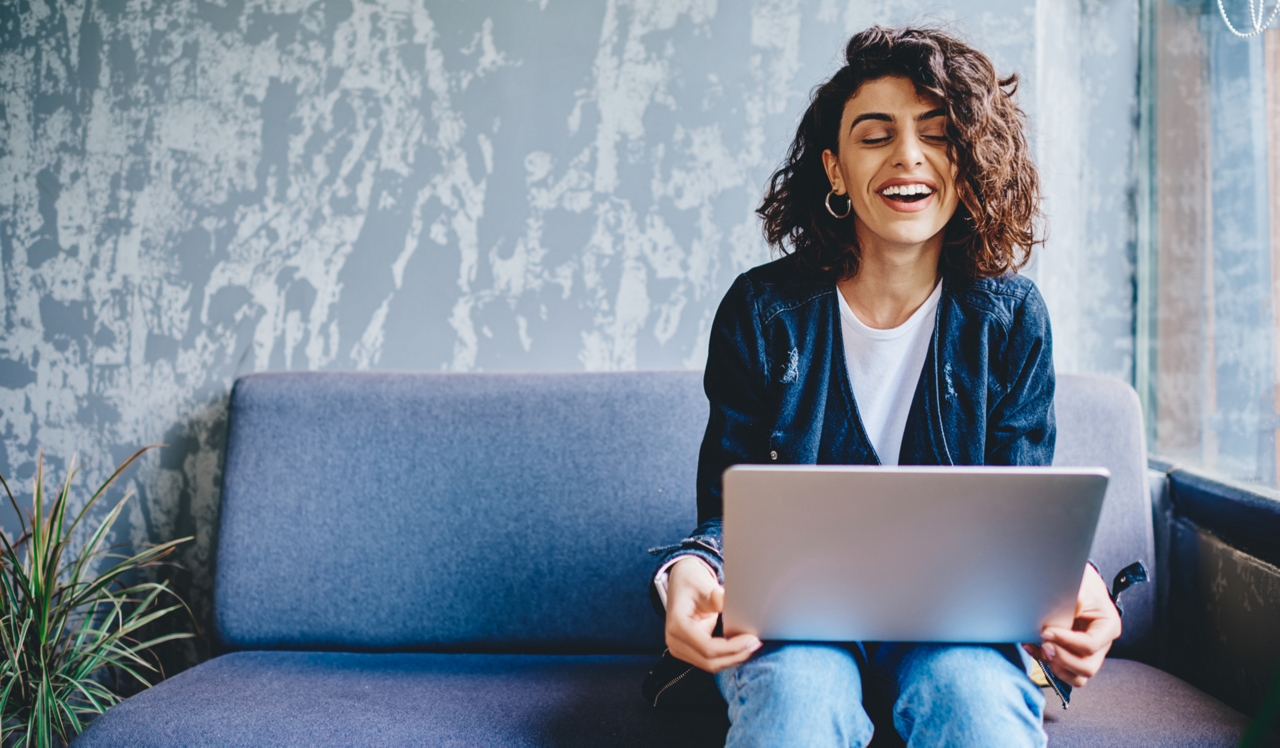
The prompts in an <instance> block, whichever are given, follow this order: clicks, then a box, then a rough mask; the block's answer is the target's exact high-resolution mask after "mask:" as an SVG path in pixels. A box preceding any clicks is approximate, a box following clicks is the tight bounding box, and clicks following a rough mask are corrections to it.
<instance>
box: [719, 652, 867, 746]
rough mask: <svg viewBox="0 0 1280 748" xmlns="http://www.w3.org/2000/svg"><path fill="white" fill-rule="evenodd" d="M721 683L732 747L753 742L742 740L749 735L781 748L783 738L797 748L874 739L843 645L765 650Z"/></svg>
mask: <svg viewBox="0 0 1280 748" xmlns="http://www.w3.org/2000/svg"><path fill="white" fill-rule="evenodd" d="M718 679H719V681H720V683H721V691H722V692H723V693H724V695H725V699H726V700H727V701H728V702H729V720H730V722H731V724H732V727H731V729H730V733H731V734H730V738H731V739H730V740H729V744H730V745H738V744H747V743H751V741H746V742H744V741H743V740H742V739H743V738H746V737H747V736H752V739H753V740H755V742H758V743H759V744H761V745H769V744H775V745H780V744H783V743H779V742H778V740H779V739H780V738H781V736H786V740H785V741H784V742H786V743H788V744H795V745H803V744H809V745H819V744H838V745H852V746H861V745H865V744H866V743H868V742H869V741H870V739H871V732H872V725H871V720H870V719H869V718H868V717H867V715H866V712H865V711H864V710H863V708H862V680H861V673H860V671H859V668H858V663H857V661H856V660H855V659H854V657H853V655H852V653H850V652H849V651H848V650H846V649H844V648H842V647H838V646H826V645H808V644H791V645H781V646H766V647H765V648H764V649H762V650H761V651H760V652H759V653H758V654H757V655H756V656H755V657H753V658H752V659H750V660H748V661H747V662H745V663H743V664H742V665H740V666H738V667H737V668H734V669H733V671H732V672H726V673H722V674H721V675H720V676H719V678H718ZM801 738H803V739H801ZM756 739H759V740H756ZM760 741H763V742H760ZM797 741H798V742H797ZM752 744H754V743H752Z"/></svg>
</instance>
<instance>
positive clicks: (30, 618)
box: [0, 447, 198, 746]
mask: <svg viewBox="0 0 1280 748" xmlns="http://www.w3.org/2000/svg"><path fill="white" fill-rule="evenodd" d="M151 448H153V447H146V448H144V449H141V450H138V451H137V452H135V453H134V454H133V455H132V456H131V457H129V459H127V460H126V461H125V462H124V463H122V464H121V465H120V466H119V467H117V468H116V470H115V472H113V473H112V475H111V477H110V478H109V479H108V480H107V481H106V482H104V483H103V484H102V485H101V486H100V487H98V489H97V490H96V491H95V492H94V493H93V495H92V497H91V498H90V499H89V501H88V502H87V503H86V504H85V505H84V506H83V507H81V509H80V511H79V512H78V513H76V515H75V517H74V519H71V520H70V522H68V519H69V517H70V514H71V513H70V509H69V507H70V502H71V495H72V490H73V487H74V480H75V477H76V475H77V474H78V469H77V467H76V463H77V459H76V458H75V457H73V458H72V460H71V461H70V463H69V464H68V468H67V475H66V479H65V480H64V481H63V482H62V483H61V485H60V486H59V490H58V492H57V493H56V494H55V495H53V496H52V501H50V502H49V503H48V505H46V503H45V502H46V498H47V497H46V495H45V492H44V479H45V475H44V454H43V453H41V454H40V455H39V458H38V459H37V463H36V472H35V476H34V478H33V482H34V490H33V494H32V510H31V512H29V513H27V514H25V515H24V514H23V512H21V510H20V508H19V507H18V504H17V501H16V499H14V496H13V492H12V491H11V490H10V488H9V485H8V482H7V481H5V479H4V477H3V476H0V488H3V490H4V491H5V493H6V494H7V496H8V498H9V502H10V505H11V506H13V507H14V509H15V510H16V511H18V515H19V521H20V523H21V525H22V528H21V531H20V532H19V533H18V537H17V539H16V540H12V541H11V540H10V538H9V537H8V535H7V534H5V533H2V532H0V742H2V743H4V744H5V745H16V744H21V745H26V746H52V745H55V744H63V743H66V742H69V741H70V740H71V739H72V738H74V737H75V735H77V734H78V733H79V732H80V730H81V729H82V728H83V727H84V725H85V724H86V720H88V719H90V718H91V717H92V716H93V715H96V714H100V713H102V712H103V711H105V710H106V709H109V708H110V707H111V706H112V705H113V704H116V703H118V702H119V700H120V697H119V696H118V695H117V694H115V693H114V692H112V691H111V689H109V688H107V687H106V686H105V685H104V684H103V683H102V682H100V678H101V674H102V673H104V672H108V671H114V672H115V673H116V674H117V675H118V676H125V677H129V678H132V679H134V680H136V681H138V682H139V683H141V684H142V685H143V686H144V687H145V686H149V685H150V680H149V679H148V677H147V676H144V675H143V673H144V672H156V673H159V670H158V662H157V663H154V664H153V663H152V662H149V661H148V657H151V658H154V655H153V654H151V653H152V651H153V648H154V647H156V646H159V645H162V644H164V643H166V642H171V641H177V640H181V639H189V638H192V637H193V636H194V634H192V633H189V632H186V631H179V632H170V633H166V634H160V635H155V636H150V637H148V638H146V639H145V640H143V641H139V639H140V638H141V636H142V635H143V633H144V632H145V631H146V630H147V628H148V627H150V626H152V625H153V624H155V623H157V622H158V621H160V620H161V619H163V618H165V617H166V616H169V615H171V614H173V613H174V612H175V611H178V610H180V609H181V610H185V611H186V613H187V615H188V617H190V619H191V621H192V623H193V624H194V616H192V615H191V611H190V608H188V607H187V605H186V603H185V602H183V601H182V599H181V598H179V597H178V596H177V595H175V594H174V592H173V591H172V589H170V588H169V586H168V585H167V584H166V583H164V582H156V581H137V582H134V583H127V582H126V581H125V580H129V579H131V578H132V577H131V576H129V575H131V574H132V573H134V572H138V571H141V570H143V569H146V568H148V567H152V566H160V565H169V564H171V562H168V561H165V560H164V559H165V558H166V557H168V556H169V555H171V554H172V553H173V551H174V549H175V548H176V547H177V546H178V545H179V544H181V543H184V542H187V541H188V540H190V538H181V539H179V540H173V541H169V542H167V543H160V544H158V545H154V546H149V547H146V548H143V549H142V550H139V551H137V552H134V553H131V554H118V553H113V552H111V551H110V550H109V549H108V550H106V551H104V550H103V547H102V546H103V543H104V542H105V541H106V537H107V535H108V534H109V533H110V530H111V527H112V526H113V525H114V523H115V521H116V520H117V519H118V518H119V517H120V514H121V513H122V510H123V507H124V505H125V504H126V503H127V502H128V501H129V499H130V498H131V497H132V493H126V495H125V496H124V497H123V498H121V500H120V501H119V502H117V503H116V505H115V506H114V507H112V509H111V510H110V511H108V512H107V515H106V516H105V517H104V518H103V519H102V521H101V522H100V523H99V524H98V526H97V527H96V528H95V529H94V531H93V532H92V533H89V535H88V537H87V538H86V539H85V540H84V542H79V541H77V539H76V528H77V527H78V526H79V525H80V524H81V523H82V522H83V521H84V520H85V518H86V517H87V516H88V513H89V511H90V509H91V508H92V506H93V505H94V504H95V502H97V500H98V499H99V498H100V497H101V496H102V495H103V494H104V493H105V492H106V490H107V489H108V487H109V486H110V485H112V484H113V483H114V482H115V481H116V480H117V479H118V478H119V477H120V475H121V474H122V473H123V472H124V470H125V469H126V468H128V466H129V465H130V464H132V463H133V462H134V461H136V460H137V459H138V457H140V456H141V455H142V454H143V453H145V452H146V451H147V449H151ZM104 564H105V565H106V569H105V570H102V571H99V572H96V573H95V571H94V569H95V567H100V566H102V565H104ZM162 597H167V598H169V599H170V600H173V601H176V603H170V604H167V605H161V604H160V601H161V598H162ZM197 630H198V629H197Z"/></svg>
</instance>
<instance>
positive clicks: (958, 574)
mask: <svg viewBox="0 0 1280 748" xmlns="http://www.w3.org/2000/svg"><path fill="white" fill-rule="evenodd" d="M1109 477H1110V474H1109V473H1108V472H1107V471H1106V470H1105V469H1104V468H996V467H963V468H955V467H849V466H838V467H837V466H812V465H803V466H802V465H797V466H778V467H774V466H755V465H741V466H735V467H732V468H729V469H728V470H727V471H725V474H724V560H725V566H724V585H725V598H724V630H725V635H726V636H732V635H734V634H738V633H743V632H746V633H752V634H755V635H756V636H758V637H760V638H761V639H783V640H808V641H936V642H991V643H995V642H1033V641H1038V640H1039V637H1040V630H1041V629H1042V627H1043V626H1045V625H1055V626H1066V627H1070V625H1071V621H1072V618H1073V616H1074V613H1075V602H1076V597H1077V594H1078V593H1079V589H1080V580H1081V576H1082V574H1083V572H1084V567H1085V563H1086V561H1087V558H1088V555H1089V547H1090V545H1092V543H1093V534H1094V530H1095V528H1096V527H1097V524H1098V515H1099V514H1100V513H1101V511H1102V499H1103V494H1104V493H1105V491H1106V487H1107V480H1108V478H1109Z"/></svg>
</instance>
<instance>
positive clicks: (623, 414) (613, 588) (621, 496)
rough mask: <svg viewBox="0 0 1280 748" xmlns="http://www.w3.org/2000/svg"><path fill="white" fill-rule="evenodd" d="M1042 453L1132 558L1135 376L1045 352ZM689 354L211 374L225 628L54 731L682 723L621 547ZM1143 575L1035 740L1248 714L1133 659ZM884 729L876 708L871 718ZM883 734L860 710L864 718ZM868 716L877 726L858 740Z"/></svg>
mask: <svg viewBox="0 0 1280 748" xmlns="http://www.w3.org/2000/svg"><path fill="white" fill-rule="evenodd" d="M1056 402H1057V414H1058V423H1059V435H1058V450H1057V456H1058V457H1057V464H1060V465H1097V464H1101V465H1105V466H1106V467H1108V468H1109V469H1110V470H1111V473H1112V476H1113V480H1112V483H1111V485H1110V487H1109V489H1108V495H1107V502H1106V506H1105V509H1104V512H1103V517H1102V525H1101V527H1100V530H1099V532H1098V535H1097V541H1096V543H1095V546H1094V549H1093V557H1094V559H1095V560H1096V561H1097V562H1098V564H1099V566H1100V567H1101V568H1102V571H1103V572H1104V574H1106V575H1107V576H1108V577H1110V575H1112V574H1114V573H1115V572H1116V571H1117V570H1119V569H1120V568H1122V567H1123V566H1125V565H1127V564H1128V563H1130V562H1131V561H1133V560H1136V559H1142V560H1143V561H1145V562H1146V563H1147V566H1148V567H1149V568H1151V569H1152V570H1153V572H1155V571H1156V569H1157V568H1158V567H1157V565H1156V563H1155V558H1154V554H1155V550H1154V546H1153V539H1152V520H1151V516H1152V515H1151V504H1150V498H1149V492H1148V490H1147V474H1146V461H1145V453H1144V452H1145V450H1144V444H1143V438H1142V429H1141V417H1140V414H1139V410H1138V403H1137V398H1136V396H1135V395H1134V393H1133V391H1132V390H1131V389H1130V388H1129V387H1128V386H1127V385H1124V384H1121V383H1119V382H1115V381H1112V380H1106V379H1101V378H1087V377H1075V376H1063V377H1061V378H1060V380H1059V385H1058V395H1057V401H1056ZM706 414H707V405H706V401H705V398H704V396H703V394H702V391H701V378H700V375H699V374H697V373H694V372H651V373H627V374H548V375H491V374H474V375H472V374H467V375H461V374H458V375H448V374H386V373H382V374H367V373H280V374H257V375H252V376H248V377H245V378H243V379H241V380H239V382H238V383H237V384H236V387H235V390H234V392H233V394H232V399H231V416H230V419H231V420H230V435H229V441H228V446H227V458H226V469H225V477H224V485H223V493H222V517H221V531H220V536H219V538H218V558H217V577H216V579H217V581H216V590H215V607H216V625H217V636H218V642H219V646H220V647H221V648H222V651H223V652H224V654H222V655H221V656H219V657H215V658H214V659H212V660H210V661H208V662H205V663H204V664H202V665H200V666H198V667H196V668H193V669H191V670H188V671H186V672H183V673H180V674H178V675H176V676H175V677H173V678H170V679H169V680H167V681H165V682H163V683H160V684H159V685H157V686H156V687H155V688H152V689H150V690H148V691H145V692H143V693H141V694H138V695H137V696H134V697H132V698H130V699H127V700H126V701H124V702H123V703H121V704H120V705H118V706H116V707H115V708H113V709H111V710H110V711H109V712H108V713H107V714H105V715H104V716H102V717H101V718H99V719H98V720H97V721H96V722H94V723H93V724H92V725H91V726H90V727H89V729H88V730H87V731H86V732H85V733H84V734H83V735H82V736H81V737H80V738H79V740H78V741H77V742H76V745H78V746H124V745H129V746H153V745H182V746H199V745H218V746H228V745H308V746H313V745H504V746H524V745H529V746H542V745H557V746H558V745H591V746H603V745H645V746H648V745H698V746H711V745H718V744H721V743H723V739H724V731H725V729H726V727H727V723H726V720H725V716H724V712H723V710H722V709H719V710H717V709H711V710H706V711H676V712H671V711H657V710H654V709H653V708H652V707H650V706H649V705H648V704H647V703H645V702H644V701H643V700H642V698H641V696H640V682H641V680H642V679H643V677H644V675H645V673H646V672H647V670H648V669H649V668H650V667H651V666H652V665H653V664H654V662H655V660H656V656H657V654H658V653H659V652H661V650H662V623H661V620H660V619H659V617H658V616H657V615H655V613H654V612H653V610H652V609H651V608H650V605H649V602H648V599H647V597H646V595H645V588H646V584H647V581H648V578H649V575H650V574H651V573H652V570H653V568H652V560H651V558H650V556H649V555H648V553H647V552H646V550H647V549H648V548H649V547H651V546H655V545H658V544H662V543H665V542H670V541H671V540H673V539H675V538H678V537H680V536H682V535H683V534H684V533H686V532H687V531H688V530H690V529H691V528H692V527H693V526H694V524H695V522H694V501H693V495H692V488H693V485H694V470H695V466H696V460H697V452H698V444H699V441H700V439H701V435H702V430H703V428H704V426H705V419H706ZM1155 594H1156V585H1155V584H1147V585H1140V586H1138V587H1135V588H1133V589H1132V590H1131V591H1130V592H1128V593H1126V595H1125V610H1126V617H1125V632H1124V636H1123V637H1122V638H1121V640H1120V641H1119V642H1118V643H1117V646H1116V648H1115V656H1114V657H1112V658H1111V659H1110V660H1108V662H1107V664H1106V665H1105V666H1104V668H1103V670H1102V672H1101V673H1100V674H1099V675H1098V677H1097V678H1096V679H1095V680H1094V681H1093V682H1092V683H1091V684H1090V685H1089V686H1088V687H1086V688H1084V689H1082V690H1079V691H1077V693H1076V696H1075V698H1074V699H1073V701H1072V704H1071V708H1070V709H1069V710H1067V711H1063V710H1061V709H1060V708H1059V707H1058V705H1057V703H1056V701H1054V700H1052V699H1050V702H1049V703H1050V708H1049V714H1048V717H1047V718H1046V729H1047V730H1048V732H1049V735H1050V741H1051V744H1052V745H1054V746H1074V745H1080V746H1096V745H1107V746H1121V745H1135V746H1136V745H1143V746H1149V745H1160V746H1177V745H1188V746H1192V745H1194V746H1211V745H1223V746H1226V745H1234V744H1235V742H1236V741H1237V740H1238V739H1239V737H1240V735H1241V734H1243V732H1244V729H1245V726H1246V719H1245V717H1244V716H1243V715H1241V714H1240V713H1238V712H1236V711H1234V710H1232V709H1231V708H1229V707H1227V706H1225V705H1224V704H1222V703H1221V702H1219V701H1217V700H1215V699H1213V698H1211V697H1209V696H1207V695H1206V694H1204V693H1202V692H1200V691H1198V690H1197V689H1195V688H1193V687H1192V686H1190V685H1188V684H1186V683H1185V682H1183V681H1181V680H1179V679H1177V678H1175V677H1173V676H1171V675H1169V674H1167V673H1165V672H1162V671H1161V670H1158V669H1156V668H1154V667H1151V666H1150V665H1147V664H1144V660H1147V661H1150V660H1151V659H1152V657H1153V652H1154V649H1155V647H1154V636H1155V629H1156V606H1155ZM887 729H891V728H887ZM882 732H883V731H882ZM877 740H878V741H879V740H881V738H879V737H878V738H877Z"/></svg>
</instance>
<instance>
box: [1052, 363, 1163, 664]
mask: <svg viewBox="0 0 1280 748" xmlns="http://www.w3.org/2000/svg"><path fill="white" fill-rule="evenodd" d="M1054 412H1055V415H1056V416H1057V424H1058V444H1057V448H1056V449H1055V450H1054V459H1053V464H1054V465H1059V466H1094V465H1101V466H1102V467H1105V468H1107V469H1108V470H1110V471H1111V481H1110V482H1109V483H1108V484H1107V496H1106V500H1105V502H1104V503H1103V505H1102V517H1101V518H1100V519H1099V520H1098V532H1097V534H1096V535H1094V538H1093V550H1092V551H1091V553H1090V555H1091V556H1092V558H1093V562H1094V563H1095V564H1097V565H1098V568H1099V569H1100V570H1101V571H1102V577H1103V579H1105V580H1106V581H1107V584H1108V585H1110V584H1111V581H1112V579H1113V578H1114V576H1115V574H1116V572H1118V571H1120V570H1121V569H1123V568H1124V567H1126V566H1128V565H1129V564H1131V563H1133V562H1134V561H1139V560H1140V561H1142V562H1143V564H1145V565H1146V567H1147V571H1148V572H1149V574H1150V575H1151V581H1150V583H1148V584H1139V585H1136V586H1134V587H1133V588H1131V589H1130V590H1129V591H1128V592H1125V593H1124V595H1123V596H1122V597H1121V604H1122V605H1123V606H1124V634H1123V635H1122V636H1121V637H1120V640H1119V641H1117V642H1116V643H1115V645H1114V647H1113V649H1112V651H1113V653H1115V654H1120V655H1125V656H1130V657H1140V658H1147V657H1149V656H1151V655H1152V654H1153V653H1152V651H1151V650H1152V647H1153V646H1154V641H1155V619H1156V585H1155V572H1156V564H1155V561H1156V551H1155V538H1154V535H1153V533H1152V525H1151V493H1150V490H1149V488H1148V485H1147V444H1146V436H1145V432H1144V430H1143V428H1142V408H1141V406H1140V405H1139V403H1138V393H1136V392H1134V391H1133V388H1132V387H1130V386H1129V385H1128V384H1126V383H1125V382H1122V381H1120V380H1118V379H1111V378H1109V377H1097V376H1085V375H1078V374H1077V375H1063V374H1060V375H1058V387H1057V392H1056V393H1055V396H1054Z"/></svg>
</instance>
